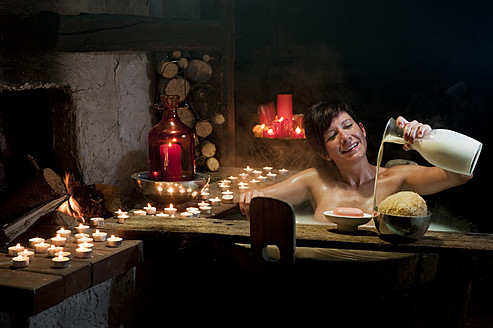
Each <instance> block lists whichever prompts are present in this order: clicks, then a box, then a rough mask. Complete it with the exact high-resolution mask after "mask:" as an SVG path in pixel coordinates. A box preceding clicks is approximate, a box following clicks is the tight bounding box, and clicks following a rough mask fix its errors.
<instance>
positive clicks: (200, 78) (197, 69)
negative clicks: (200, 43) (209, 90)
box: [185, 59, 212, 83]
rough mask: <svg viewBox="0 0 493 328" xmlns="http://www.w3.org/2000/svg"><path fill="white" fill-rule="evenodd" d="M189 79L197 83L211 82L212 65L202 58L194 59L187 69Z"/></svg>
mask: <svg viewBox="0 0 493 328" xmlns="http://www.w3.org/2000/svg"><path fill="white" fill-rule="evenodd" d="M185 74H186V77H187V79H190V80H192V81H194V82H197V83H206V82H209V80H210V79H211V76H212V67H211V65H210V64H209V63H206V62H205V61H203V60H200V59H192V60H191V61H190V62H189V63H188V66H187V68H186V69H185Z"/></svg>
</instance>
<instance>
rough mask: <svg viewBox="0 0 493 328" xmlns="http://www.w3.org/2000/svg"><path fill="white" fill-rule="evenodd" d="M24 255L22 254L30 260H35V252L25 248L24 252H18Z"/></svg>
mask: <svg viewBox="0 0 493 328" xmlns="http://www.w3.org/2000/svg"><path fill="white" fill-rule="evenodd" d="M19 255H22V256H27V257H28V258H29V262H31V261H34V252H33V251H30V250H27V249H24V250H23V251H22V252H19V253H17V256H19Z"/></svg>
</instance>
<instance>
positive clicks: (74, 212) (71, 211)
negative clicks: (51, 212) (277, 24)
mask: <svg viewBox="0 0 493 328" xmlns="http://www.w3.org/2000/svg"><path fill="white" fill-rule="evenodd" d="M71 180H72V178H71V176H70V174H69V173H65V177H64V178H63V183H64V184H65V187H66V188H67V192H68V194H69V195H70V198H69V199H68V200H67V201H66V202H64V203H63V204H62V205H60V206H59V207H58V208H57V211H60V212H62V213H65V214H68V215H70V216H73V217H74V218H76V219H77V221H82V222H84V216H83V214H84V213H82V207H81V206H80V205H79V203H78V202H77V201H76V200H75V198H74V197H72V183H71Z"/></svg>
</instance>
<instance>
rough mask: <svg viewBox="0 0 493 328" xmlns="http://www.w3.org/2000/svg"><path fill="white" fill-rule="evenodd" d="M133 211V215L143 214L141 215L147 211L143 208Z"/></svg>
mask: <svg viewBox="0 0 493 328" xmlns="http://www.w3.org/2000/svg"><path fill="white" fill-rule="evenodd" d="M133 213H134V215H137V216H143V215H146V214H147V212H146V211H145V210H134V211H133ZM121 215H122V214H121Z"/></svg>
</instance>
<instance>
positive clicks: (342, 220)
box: [324, 211, 373, 233]
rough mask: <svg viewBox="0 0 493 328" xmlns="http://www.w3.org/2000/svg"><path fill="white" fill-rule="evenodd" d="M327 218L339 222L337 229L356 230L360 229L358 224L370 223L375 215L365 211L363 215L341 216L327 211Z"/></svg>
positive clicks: (346, 231) (325, 213) (341, 230)
mask: <svg viewBox="0 0 493 328" xmlns="http://www.w3.org/2000/svg"><path fill="white" fill-rule="evenodd" d="M324 215H325V218H326V219H327V220H329V221H331V222H334V223H335V224H337V230H338V231H340V232H345V233H348V232H356V231H357V230H358V226H360V225H362V224H365V223H368V222H369V221H370V220H371V219H372V218H373V216H372V215H370V214H367V213H364V215H363V216H358V217H352V216H339V215H334V212H333V211H325V212H324Z"/></svg>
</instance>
